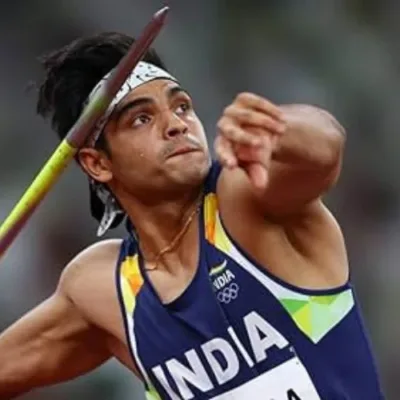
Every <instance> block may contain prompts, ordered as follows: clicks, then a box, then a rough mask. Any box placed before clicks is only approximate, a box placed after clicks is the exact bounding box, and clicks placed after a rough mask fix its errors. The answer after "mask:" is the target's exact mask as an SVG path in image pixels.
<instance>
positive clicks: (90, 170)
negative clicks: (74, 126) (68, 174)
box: [78, 147, 113, 183]
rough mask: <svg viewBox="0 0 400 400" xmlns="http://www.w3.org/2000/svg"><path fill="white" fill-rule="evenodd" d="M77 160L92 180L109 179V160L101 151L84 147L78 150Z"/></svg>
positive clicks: (110, 173)
mask: <svg viewBox="0 0 400 400" xmlns="http://www.w3.org/2000/svg"><path fill="white" fill-rule="evenodd" d="M78 161H79V164H80V166H81V168H82V169H83V170H84V171H85V172H86V173H87V174H88V175H89V176H90V177H92V178H93V179H94V180H96V181H98V182H101V183H108V182H110V181H111V179H112V177H113V174H112V169H111V161H110V160H109V158H108V157H107V156H106V155H105V154H104V153H103V152H101V151H98V150H96V149H93V148H86V147H85V148H83V149H80V150H79V152H78Z"/></svg>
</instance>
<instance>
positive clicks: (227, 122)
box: [217, 117, 261, 146]
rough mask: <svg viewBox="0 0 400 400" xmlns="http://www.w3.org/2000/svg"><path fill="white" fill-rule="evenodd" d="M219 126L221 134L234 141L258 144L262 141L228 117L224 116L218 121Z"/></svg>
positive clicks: (250, 144) (251, 144) (252, 144)
mask: <svg viewBox="0 0 400 400" xmlns="http://www.w3.org/2000/svg"><path fill="white" fill-rule="evenodd" d="M217 128H218V130H219V133H220V135H222V136H224V137H225V138H226V139H228V140H230V141H232V142H234V143H240V144H246V145H249V146H257V145H259V144H260V142H261V141H260V138H259V137H258V136H256V135H254V134H252V133H250V132H248V131H245V130H244V129H242V128H241V127H240V126H239V125H236V124H235V123H233V122H232V121H231V119H230V118H228V117H222V118H221V120H220V121H219V122H218V125H217Z"/></svg>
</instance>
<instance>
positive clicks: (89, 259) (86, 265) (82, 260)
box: [59, 239, 123, 294]
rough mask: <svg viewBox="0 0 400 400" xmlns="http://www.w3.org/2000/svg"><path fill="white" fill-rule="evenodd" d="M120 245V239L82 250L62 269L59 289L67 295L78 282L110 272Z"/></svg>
mask: <svg viewBox="0 0 400 400" xmlns="http://www.w3.org/2000/svg"><path fill="white" fill-rule="evenodd" d="M122 243H123V241H122V240H121V239H108V240H102V241H100V242H97V243H94V244H92V245H91V246H89V247H87V248H85V249H84V250H82V251H81V252H80V253H78V254H77V255H76V256H75V257H74V258H73V259H72V260H71V261H70V262H69V263H68V264H67V266H66V267H65V268H64V270H63V272H62V274H61V277H60V281H59V287H60V288H61V289H62V290H63V291H64V292H65V293H67V294H68V293H69V292H70V291H71V289H72V288H73V287H74V286H75V285H76V284H77V283H78V282H79V281H81V280H85V279H86V278H89V277H90V278H91V279H92V278H93V277H94V274H96V275H98V274H99V273H100V274H101V273H104V272H107V271H109V272H112V271H113V270H114V267H115V265H116V263H117V261H118V257H119V253H120V249H121V245H122Z"/></svg>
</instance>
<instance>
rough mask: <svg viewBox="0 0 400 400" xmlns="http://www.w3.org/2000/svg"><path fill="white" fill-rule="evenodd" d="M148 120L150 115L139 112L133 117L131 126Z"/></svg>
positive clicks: (137, 125) (136, 125) (139, 124)
mask: <svg viewBox="0 0 400 400" xmlns="http://www.w3.org/2000/svg"><path fill="white" fill-rule="evenodd" d="M148 122H150V117H149V116H148V115H147V114H140V115H138V116H137V117H135V118H134V120H133V123H132V126H133V127H135V128H137V127H139V126H142V125H145V124H147V123H148Z"/></svg>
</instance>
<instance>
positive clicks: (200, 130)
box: [186, 114, 207, 147]
mask: <svg viewBox="0 0 400 400" xmlns="http://www.w3.org/2000/svg"><path fill="white" fill-rule="evenodd" d="M186 121H187V123H188V125H189V127H190V131H191V132H192V133H194V134H195V135H196V137H197V138H199V139H200V140H201V142H202V143H203V144H204V146H205V147H207V137H206V134H205V132H204V127H203V124H202V123H201V121H200V120H199V118H198V117H197V115H196V114H190V115H188V116H187V119H186Z"/></svg>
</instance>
